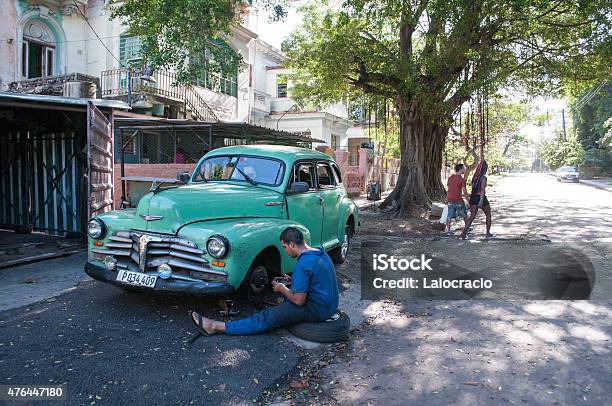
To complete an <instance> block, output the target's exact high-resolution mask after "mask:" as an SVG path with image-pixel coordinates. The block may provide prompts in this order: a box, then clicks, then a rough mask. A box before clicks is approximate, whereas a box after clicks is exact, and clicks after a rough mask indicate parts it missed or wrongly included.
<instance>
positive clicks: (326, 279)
mask: <svg viewBox="0 0 612 406" xmlns="http://www.w3.org/2000/svg"><path fill="white" fill-rule="evenodd" d="M280 241H281V244H282V246H283V248H284V250H285V252H286V253H287V254H288V255H289V256H290V257H292V258H297V263H296V264H295V268H294V269H293V275H292V276H287V275H285V276H284V277H283V280H284V282H285V283H287V284H288V283H289V282H291V284H292V287H291V289H289V288H288V287H287V286H286V284H285V283H282V282H276V281H273V282H272V289H273V290H274V292H278V293H280V294H282V295H283V296H284V297H285V301H284V302H283V303H282V304H280V305H278V306H275V307H271V308H267V309H265V310H263V311H261V312H259V313H256V314H254V315H253V316H251V317H249V318H246V319H242V320H236V321H230V322H225V323H224V322H221V321H215V320H211V319H207V318H206V317H203V316H202V315H200V314H198V313H196V312H194V311H190V312H189V314H190V317H191V319H192V320H193V322H194V323H195V325H196V326H197V327H198V330H200V332H201V333H202V334H203V335H211V334H215V333H225V334H241V335H242V334H257V333H261V332H264V331H266V330H270V329H273V328H279V327H285V326H290V325H292V324H297V323H301V322H304V321H308V322H318V321H325V320H327V319H328V318H330V317H331V316H332V315H333V314H334V312H335V311H336V309H337V308H338V284H337V282H336V268H335V267H334V264H333V263H332V260H331V258H330V257H329V255H327V253H326V252H325V250H324V249H323V248H320V249H317V248H312V247H310V246H309V245H308V244H306V242H305V241H304V235H303V234H302V232H301V231H300V230H298V229H297V228H294V227H289V228H287V229H285V231H283V232H282V234H281V236H280Z"/></svg>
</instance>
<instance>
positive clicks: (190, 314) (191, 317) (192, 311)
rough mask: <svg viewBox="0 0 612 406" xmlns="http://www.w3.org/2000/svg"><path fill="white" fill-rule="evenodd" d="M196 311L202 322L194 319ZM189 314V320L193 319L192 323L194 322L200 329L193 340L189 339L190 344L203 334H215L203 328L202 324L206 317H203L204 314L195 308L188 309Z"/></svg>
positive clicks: (207, 335)
mask: <svg viewBox="0 0 612 406" xmlns="http://www.w3.org/2000/svg"><path fill="white" fill-rule="evenodd" d="M194 313H195V314H197V315H198V318H199V320H198V322H199V323H200V324H198V323H196V321H195V320H194V319H193V314H194ZM187 314H188V315H189V320H191V322H192V323H193V324H194V325H195V326H196V328H197V329H198V334H196V335H195V336H194V337H193V338H192V339H191V341H189V344H193V343H194V342H195V340H197V339H198V338H200V337H202V336H206V337H209V336H211V335H213V334H211V333H209V332H208V331H206V330H204V328H203V327H201V326H202V325H203V324H204V317H203V316H202V315H201V314H200V313H198V312H196V311H194V310H188V311H187Z"/></svg>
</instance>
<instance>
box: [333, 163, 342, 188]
mask: <svg viewBox="0 0 612 406" xmlns="http://www.w3.org/2000/svg"><path fill="white" fill-rule="evenodd" d="M331 166H332V168H333V170H334V175H336V183H337V184H341V183H342V173H341V172H340V168H338V165H336V164H334V163H332V164H331Z"/></svg>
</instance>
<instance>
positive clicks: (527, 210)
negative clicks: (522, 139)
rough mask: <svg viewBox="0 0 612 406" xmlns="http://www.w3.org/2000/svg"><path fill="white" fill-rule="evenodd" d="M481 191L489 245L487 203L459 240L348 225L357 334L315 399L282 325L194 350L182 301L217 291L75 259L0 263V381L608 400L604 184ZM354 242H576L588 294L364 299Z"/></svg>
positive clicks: (141, 389) (73, 399)
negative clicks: (298, 385) (167, 293)
mask: <svg viewBox="0 0 612 406" xmlns="http://www.w3.org/2000/svg"><path fill="white" fill-rule="evenodd" d="M488 190H489V192H488V194H489V199H490V200H491V204H492V212H493V229H492V231H493V233H495V234H496V238H495V239H493V240H491V241H486V240H484V216H483V215H482V214H480V215H479V216H478V218H477V219H476V221H475V223H474V229H473V231H472V232H471V234H470V239H469V240H468V241H461V240H459V239H458V238H454V239H443V238H440V237H439V236H437V235H434V234H432V235H430V236H426V237H423V236H419V237H418V238H410V236H409V235H410V233H409V232H407V233H406V234H404V235H401V236H392V235H388V234H387V235H385V236H381V235H377V234H376V233H371V234H367V235H366V234H358V235H357V236H356V238H355V243H356V244H355V245H354V246H353V248H352V251H351V253H350V257H349V260H348V262H347V263H345V264H343V265H341V266H338V267H337V269H338V273H339V275H340V277H341V278H342V281H343V287H344V288H346V289H345V290H344V291H343V292H342V295H341V299H340V307H341V308H343V309H345V310H346V311H347V313H349V315H350V316H351V321H352V326H353V327H354V328H356V329H355V330H354V331H353V333H352V335H351V339H350V341H349V344H348V347H349V348H348V349H347V351H345V352H344V353H342V354H339V355H338V356H337V357H336V358H335V359H334V360H333V361H332V362H330V363H329V365H325V366H324V367H322V368H320V369H319V370H318V371H317V375H316V376H312V377H311V379H312V380H313V382H314V381H316V382H318V383H319V385H320V386H319V387H318V389H317V391H316V394H317V396H319V395H320V396H322V397H323V400H316V401H315V400H313V399H314V398H313V397H312V396H314V395H313V392H308V391H306V390H305V391H303V392H306V394H304V393H302V394H301V395H300V394H299V393H295V392H296V391H291V390H290V388H288V382H287V379H291V378H287V377H291V376H294V375H295V374H296V372H297V371H298V370H299V368H298V367H300V366H301V363H302V362H303V361H304V360H303V359H301V358H300V356H301V355H302V354H303V351H304V350H303V349H302V348H300V347H299V346H298V345H296V344H295V342H294V341H292V340H289V339H288V338H289V334H288V333H287V332H285V331H279V332H274V333H266V334H262V335H258V336H251V337H223V336H215V337H202V338H200V339H199V340H197V341H196V342H195V343H194V344H192V345H190V344H189V340H190V339H191V337H192V334H193V333H194V332H195V329H194V328H193V326H192V324H191V323H190V321H189V319H188V317H187V310H189V309H194V310H201V311H204V313H205V314H206V315H208V316H209V317H217V318H218V314H217V310H218V309H216V303H215V301H202V300H197V299H192V298H181V297H163V296H150V295H146V294H139V293H130V292H126V291H123V290H121V289H118V288H115V287H112V286H109V285H106V284H103V283H100V282H97V281H93V280H90V279H89V278H87V277H86V276H85V275H84V274H83V273H82V264H83V262H84V261H85V258H84V256H83V255H81V256H72V257H66V258H59V259H54V260H48V261H43V262H39V263H35V264H30V265H22V266H20V267H14V268H6V269H2V270H0V293H1V294H2V296H1V298H2V299H1V300H0V306H1V307H0V309H1V311H0V370H1V371H2V372H0V383H1V384H14V385H25V384H61V383H65V384H66V387H67V390H68V396H67V399H68V401H67V404H108V405H115V404H126V403H134V404H141V403H143V402H146V403H147V404H189V403H193V404H253V401H254V400H257V401H260V402H263V403H267V402H281V401H284V400H285V399H287V398H288V396H291V397H292V398H293V399H297V400H296V402H297V403H298V404H299V403H301V402H302V401H304V402H312V403H317V402H323V403H343V404H363V405H366V404H407V403H410V404H440V405H442V404H449V403H453V404H465V405H469V404H475V403H477V402H478V403H486V404H515V403H523V404H554V403H562V404H585V405H586V404H602V405H603V404H606V403H608V400H607V399H608V393H609V390H610V389H611V388H612V370H611V369H612V367H611V366H610V365H612V362H611V361H612V357H611V342H610V336H611V335H612V317H611V316H612V300H610V298H609V293H608V292H609V291H610V290H608V289H607V287H608V286H610V280H611V275H612V270H611V269H610V261H609V257H610V255H612V252H611V251H610V244H609V241H610V237H611V236H612V226H611V223H610V218H612V204H611V202H612V199H611V197H612V194H610V192H607V191H605V190H600V189H595V188H592V187H589V186H586V185H582V184H571V183H557V182H556V180H555V178H554V177H552V176H549V175H532V174H520V175H518V174H514V175H508V176H506V177H502V178H496V179H495V180H494V183H493V185H491V187H490V189H488ZM362 222H363V223H366V225H367V224H369V225H370V226H371V225H372V222H379V223H375V224H377V227H378V228H379V229H381V230H382V229H386V228H387V227H386V225H387V224H388V223H391V222H397V220H395V219H390V220H386V219H383V218H382V217H380V216H377V215H376V213H375V212H369V211H367V210H364V213H363V218H362ZM375 228H376V227H368V229H369V230H372V229H375ZM457 228H459V225H457ZM456 235H458V232H456ZM364 241H381V242H384V243H386V244H388V247H389V251H388V252H389V253H395V254H396V255H401V254H402V253H415V252H434V253H437V254H438V255H443V256H445V258H452V260H453V261H454V262H456V263H460V264H461V265H462V266H464V267H466V268H470V267H472V269H475V270H478V269H481V268H482V267H484V266H485V265H486V263H485V262H483V261H485V260H484V259H483V258H485V257H486V253H487V252H491V253H493V254H491V255H490V259H489V260H490V261H498V262H497V263H498V266H499V267H502V266H503V267H508V268H511V267H513V266H515V267H518V266H520V265H521V264H528V263H532V262H533V263H535V262H537V261H538V259H537V258H538V255H539V253H541V252H542V251H541V249H544V248H546V247H548V246H550V244H552V243H553V242H564V243H568V242H582V243H586V245H578V247H580V249H584V250H586V251H585V252H586V254H587V256H588V257H589V259H590V260H591V261H592V263H593V266H594V269H595V272H596V275H597V276H596V278H597V279H596V282H595V291H594V296H593V297H594V298H595V297H596V298H597V299H594V300H591V301H551V302H548V301H526V300H523V301H520V300H519V301H506V300H483V301H478V300H474V301H429V300H420V301H411V302H406V303H396V302H390V301H376V302H371V301H364V300H360V298H359V284H360V267H359V266H358V263H359V259H360V258H359V255H360V253H359V244H360V243H361V242H364ZM551 241H552V242H551ZM526 253H527V254H526ZM521 261H523V262H521ZM483 264H484V265H483ZM604 287H605V288H606V289H604ZM238 306H239V308H240V309H241V314H240V316H238V317H244V316H246V315H248V314H250V313H252V312H254V311H256V310H257V307H256V306H253V305H252V304H250V303H249V302H248V300H247V298H246V297H244V296H242V297H240V298H239V300H238ZM322 348H329V347H327V346H322ZM312 354H313V355H312V356H313V357H314V356H316V354H317V353H316V351H314V352H313V353H312ZM297 373H299V372H297ZM277 384H278V386H277ZM310 387H311V389H312V390H314V389H313V388H314V387H315V385H313V384H312V385H310ZM266 391H271V392H272V395H271V397H264V395H263V393H264V392H266ZM319 391H320V392H319ZM297 392H300V391H297ZM299 396H302V398H300V397H299ZM309 396H311V397H309Z"/></svg>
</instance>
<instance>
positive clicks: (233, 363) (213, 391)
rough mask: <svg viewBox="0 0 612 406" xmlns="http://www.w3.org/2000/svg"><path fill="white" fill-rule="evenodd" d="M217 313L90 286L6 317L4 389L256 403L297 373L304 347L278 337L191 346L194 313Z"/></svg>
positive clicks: (1, 367)
mask: <svg viewBox="0 0 612 406" xmlns="http://www.w3.org/2000/svg"><path fill="white" fill-rule="evenodd" d="M36 266H40V264H38V265H36ZM56 266H57V264H56ZM12 269H13V271H14V272H15V268H12ZM22 269H23V267H22ZM71 271H72V272H74V271H75V269H74V268H73V269H71ZM28 286H29V288H30V289H36V283H32V284H28ZM13 291H15V290H14V289H13ZM239 307H240V308H241V309H242V314H241V316H243V315H246V314H248V313H249V312H252V311H255V310H256V309H255V308H254V307H253V306H252V305H248V304H247V303H246V302H245V301H244V299H243V301H242V302H240V303H239ZM215 308H216V306H215V303H211V302H205V301H202V300H197V299H187V298H179V297H164V296H150V295H145V294H139V293H129V292H124V291H122V290H120V289H118V288H115V287H113V286H109V285H106V284H103V283H99V282H97V281H86V282H84V283H81V284H80V285H79V286H78V287H77V288H76V289H69V290H68V291H66V292H65V293H63V294H61V295H60V296H55V297H50V298H49V299H46V300H42V301H38V302H36V303H32V304H30V305H27V306H23V307H14V308H12V309H10V310H6V311H3V312H1V313H0V384H10V385H26V384H28V385H32V384H36V385H42V384H48V385H50V384H61V383H63V384H65V385H66V388H67V391H68V395H67V403H66V404H79V405H83V404H107V405H118V404H123V405H124V404H145V403H146V404H164V405H167V404H252V402H253V399H255V398H257V397H258V395H259V394H260V392H261V391H262V390H263V388H266V387H268V386H270V385H272V384H273V383H274V382H275V381H277V380H278V379H279V378H280V377H282V376H283V375H284V374H286V373H287V372H289V371H290V370H291V369H292V368H294V367H295V365H296V363H297V361H298V349H297V347H296V346H295V345H294V344H291V343H289V342H287V341H286V340H283V339H281V337H280V335H277V334H274V333H270V334H262V335H258V336H252V337H230V336H224V337H221V336H216V337H202V338H200V339H199V340H197V341H196V342H195V343H194V344H192V345H190V344H189V342H188V341H189V339H190V338H191V337H192V334H193V333H194V331H195V330H194V328H193V326H192V325H191V323H190V322H189V320H188V317H187V310H188V309H196V310H201V311H204V312H205V313H207V314H208V315H209V316H215V317H218V315H216V314H215V311H213V309H215ZM0 403H1V401H0ZM16 404H23V403H16Z"/></svg>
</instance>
